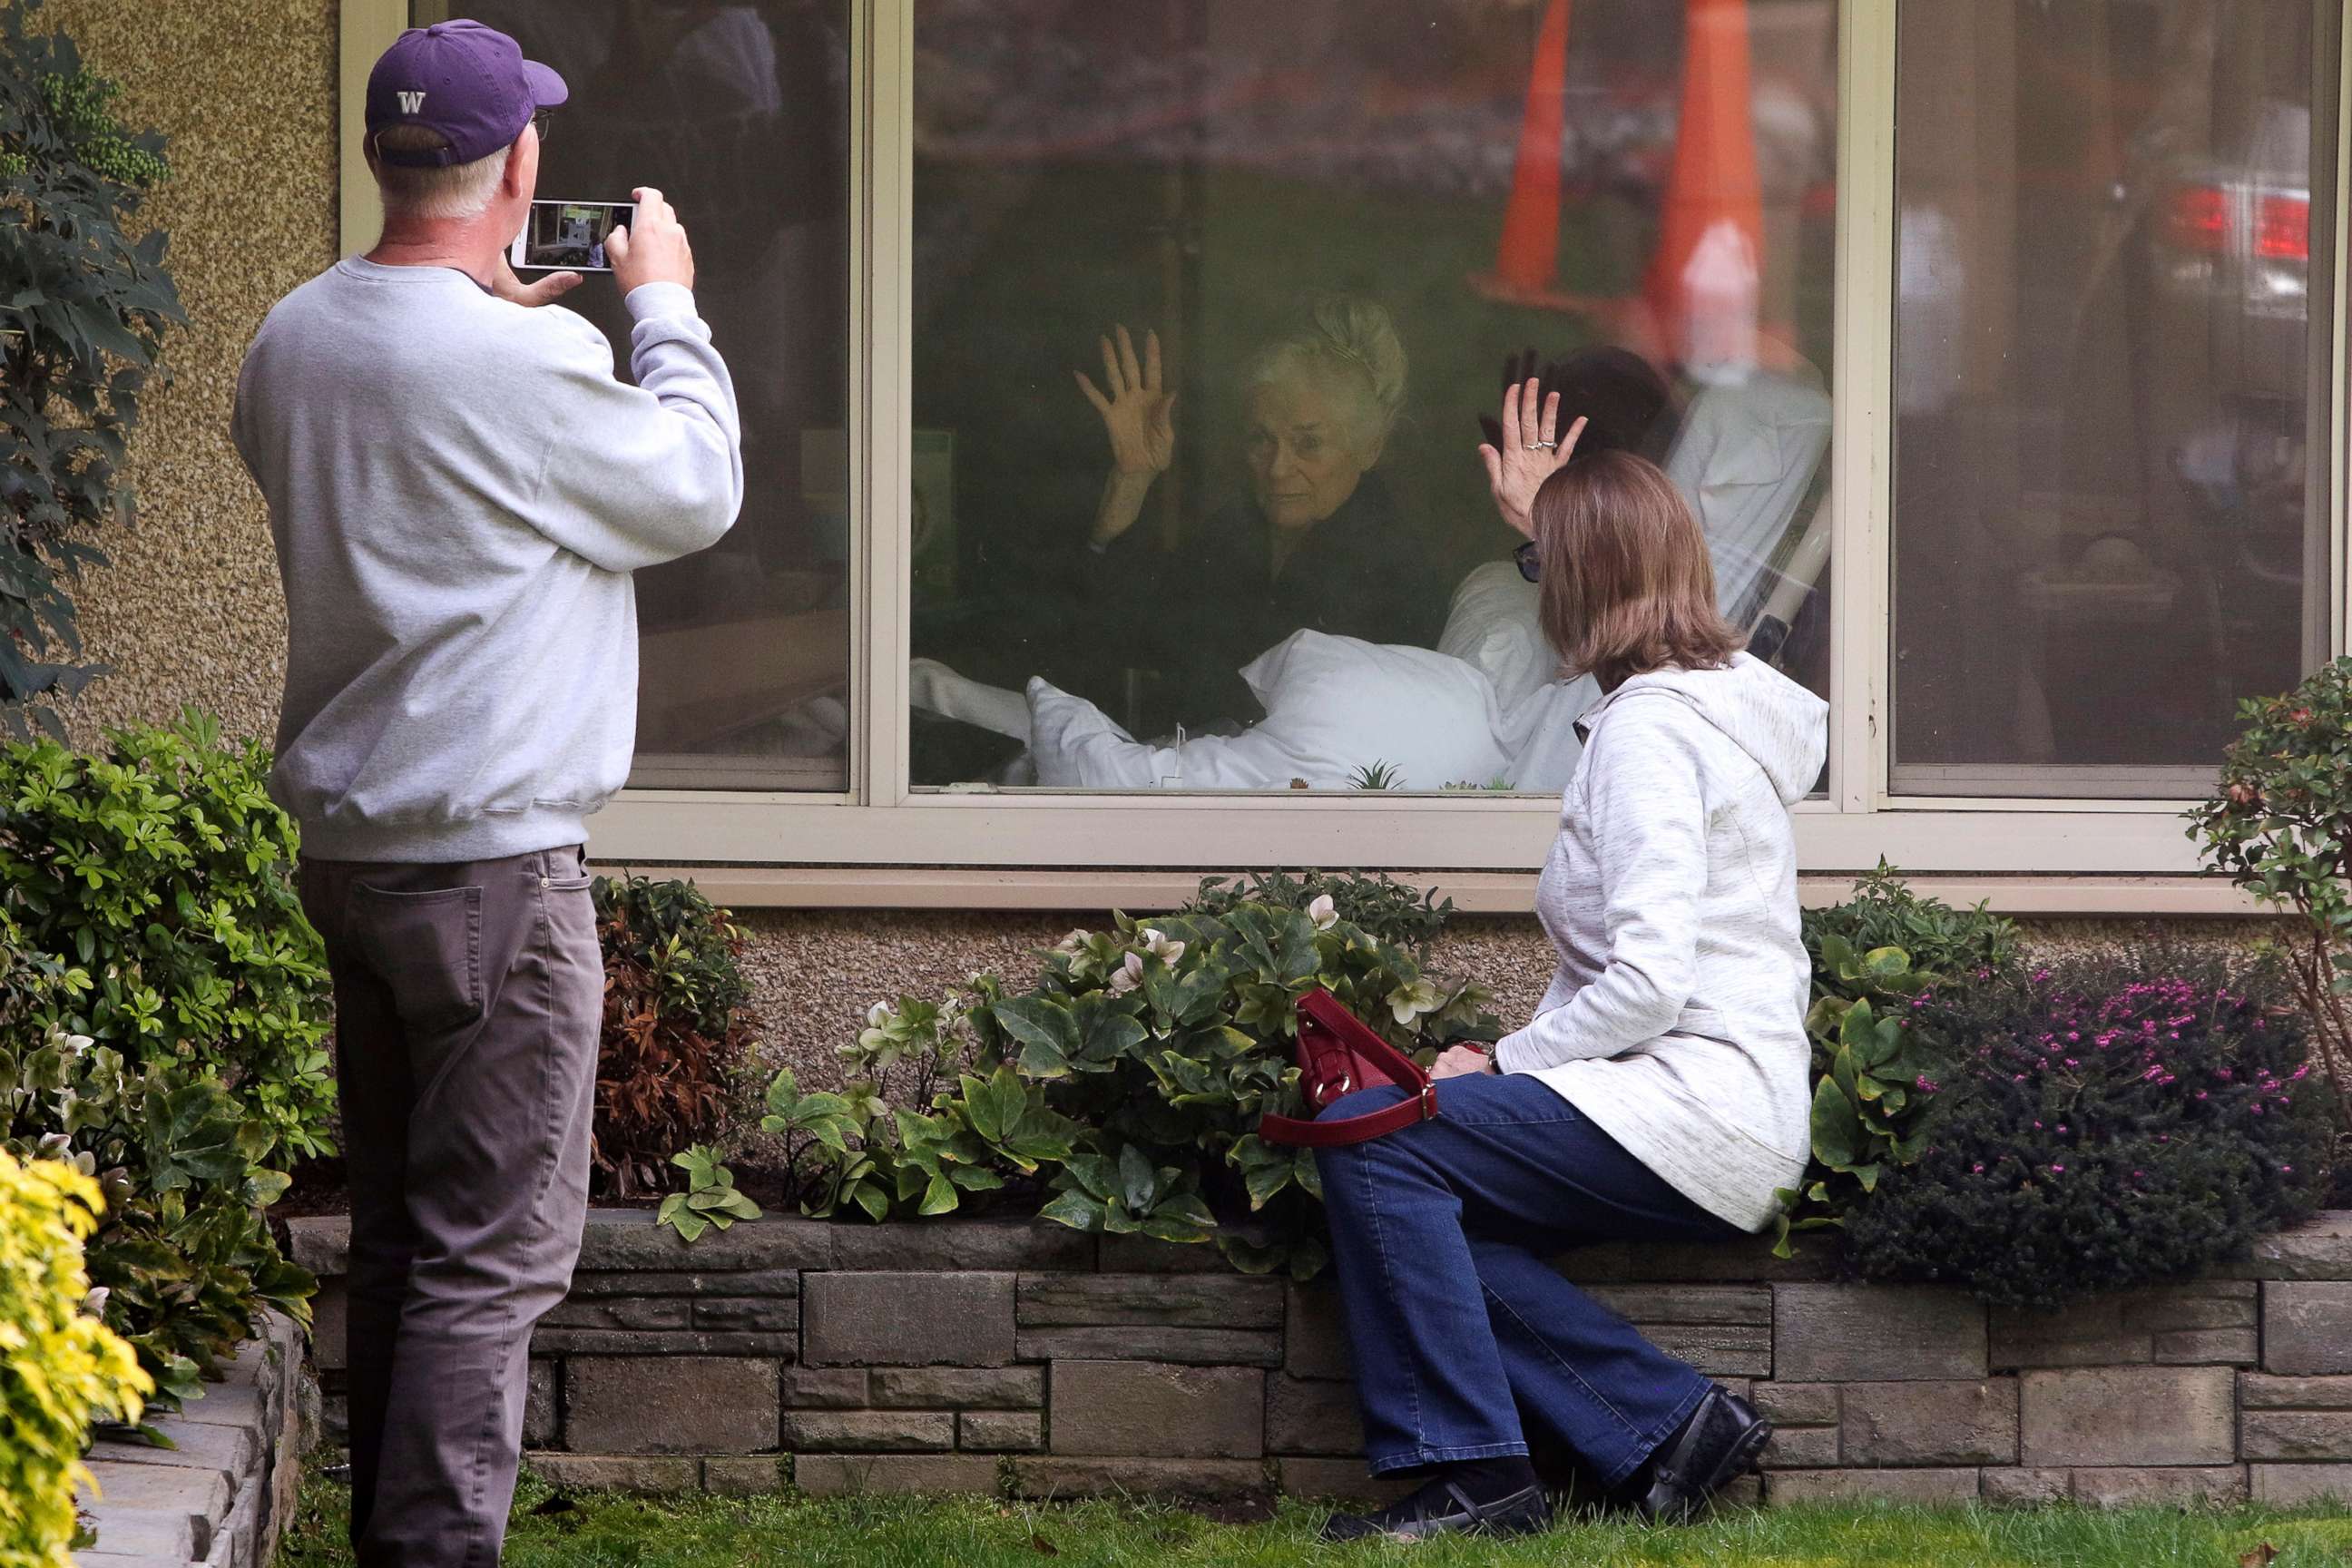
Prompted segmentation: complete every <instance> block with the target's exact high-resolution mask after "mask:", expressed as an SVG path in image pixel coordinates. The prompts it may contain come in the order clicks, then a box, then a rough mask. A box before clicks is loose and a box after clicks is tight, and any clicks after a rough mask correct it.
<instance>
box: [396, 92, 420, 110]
mask: <svg viewBox="0 0 2352 1568" xmlns="http://www.w3.org/2000/svg"><path fill="white" fill-rule="evenodd" d="M399 98H400V111H401V112H402V113H403V114H414V113H415V112H416V111H417V110H420V109H422V108H424V107H425V95H424V94H423V93H421V92H404V93H401V94H399Z"/></svg>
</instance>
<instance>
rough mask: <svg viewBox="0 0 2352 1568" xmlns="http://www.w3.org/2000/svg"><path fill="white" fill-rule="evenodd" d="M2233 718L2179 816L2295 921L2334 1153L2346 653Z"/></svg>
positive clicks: (2350, 754)
mask: <svg viewBox="0 0 2352 1568" xmlns="http://www.w3.org/2000/svg"><path fill="white" fill-rule="evenodd" d="M2238 716H2239V718H2240V719H2241V720H2242V721H2243V723H2244V725H2245V728H2244V730H2243V731H2242V732H2241V733H2240V734H2239V736H2238V739H2237V741H2236V742H2235V743H2234V744H2232V745H2231V748H2230V751H2229V753H2228V755H2227V757H2226V758H2225V759H2224V760H2223V762H2222V764H2221V781H2220V784H2218V786H2217V787H2216V788H2215V790H2214V793H2213V796H2212V798H2211V799H2210V800H2208V801H2206V802H2205V803H2204V804H2202V805H2199V806H2197V807H2195V808H2194V809H2192V810H2191V811H2190V812H2189V837H2191V838H2194V839H2196V840H2197V841H2198V844H2199V846H2200V847H2201V848H2202V849H2203V851H2204V857H2205V864H2206V865H2207V866H2208V867H2210V868H2212V869H2213V870H2216V871H2220V872H2222V873H2224V874H2226V875H2227V876H2228V877H2229V879H2231V881H2232V882H2234V883H2236V884H2237V885H2238V886H2239V887H2241V888H2242V889H2245V890H2246V891H2248V892H2250V893H2252V895H2253V896H2254V897H2255V898H2256V899H2258V900H2261V901H2262V902H2263V903H2265V904H2268V905H2270V906H2272V907H2273V908H2277V909H2284V910H2289V911H2291V912H2292V913H2293V914H2294V917H2295V924H2296V931H2295V935H2294V939H2293V940H2292V942H2291V943H2290V952H2291V954H2292V957H2293V963H2292V965H2291V973H2292V975H2293V979H2294V989H2295V993H2296V996H2297V999H2298V1000H2299V1001H2300V1002H2301V1004H2302V1005H2303V1009H2304V1014H2305V1019H2306V1021H2307V1023H2308V1025H2309V1027H2310V1037H2311V1041H2312V1046H2313V1050H2314V1054H2315V1056H2316V1057H2317V1058H2318V1059H2319V1063H2320V1067H2321V1069H2322V1071H2323V1072H2324V1073H2325V1074H2326V1079H2327V1082H2328V1085H2329V1088H2330V1089H2331V1090H2332V1092H2333V1095H2334V1100H2335V1110H2336V1136H2337V1139H2338V1144H2339V1150H2340V1151H2341V1150H2344V1149H2347V1147H2352V1002H2347V997H2352V968H2347V966H2346V964H2345V963H2344V962H2343V961H2344V956H2345V949H2346V946H2347V943H2352V888H2347V884H2346V877H2345V857H2346V854H2347V849H2352V658H2339V659H2337V660H2336V661H2335V662H2334V663H2332V664H2330V665H2327V666H2326V668H2322V669H2321V670H2319V671H2318V672H2317V673H2316V674H2315V675H2313V676H2312V677H2311V679H2308V680H2306V681H2305V682H2304V683H2303V684H2302V685H2301V686H2299V687H2297V688H2295V689H2294V691H2292V692H2290V693H2288V694H2287V695H2286V696H2284V697H2269V698H2263V699H2259V700H2250V701H2245V702H2242V703H2240V704H2239V705H2238ZM2338 1163H2352V1158H2342V1159H2339V1161H2338Z"/></svg>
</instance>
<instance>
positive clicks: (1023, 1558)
mask: <svg viewBox="0 0 2352 1568" xmlns="http://www.w3.org/2000/svg"><path fill="white" fill-rule="evenodd" d="M349 1497H350V1494H349V1492H348V1490H347V1489H344V1488H343V1487H341V1486H339V1485H335V1484H331V1483H329V1482H326V1481H323V1480H317V1479H313V1480H311V1481H310V1482H309V1483H307V1484H306V1485H305V1487H304V1489H303V1493H302V1508H301V1512H300V1516H299V1518H298V1519H297V1520H296V1521H294V1523H293V1525H292V1526H291V1528H290V1530H289V1534H288V1537H287V1541H286V1543H285V1546H284V1548H283V1550H282V1551H281V1552H279V1554H278V1568H339V1565H341V1564H344V1563H350V1562H351V1560H352V1559H351V1553H350V1552H349V1550H348V1549H347V1548H346V1547H345V1546H344V1544H343V1527H344V1519H345V1515H346V1510H347V1508H348V1504H349ZM1321 1519H1322V1513H1321V1511H1320V1510H1318V1509H1314V1508H1309V1507H1307V1506H1304V1505H1300V1504H1296V1503H1285V1504H1283V1505H1282V1507H1281V1509H1280V1511H1279V1512H1277V1513H1276V1516H1275V1517H1274V1518H1273V1519H1271V1520H1269V1521H1265V1522H1263V1523H1255V1524H1220V1523H1216V1522H1214V1521H1210V1520H1207V1519H1203V1518H1201V1517H1200V1516H1198V1515H1196V1514H1192V1513H1188V1512H1186V1511H1184V1510H1181V1509H1176V1508H1169V1507H1161V1506H1155V1505H1151V1504H1142V1503H1107V1502H1103V1503H1080V1504H1075V1505H1070V1506H1055V1505H1045V1504H1023V1503H1009V1502H1002V1501H996V1500H987V1499H977V1498H966V1499H915V1498H900V1497H864V1498H835V1499H826V1500H818V1499H811V1498H803V1497H799V1496H795V1495H792V1494H784V1495H780V1496H776V1497H762V1498H745V1499H733V1498H710V1497H701V1496H689V1497H681V1498H677V1499H650V1500H649V1499H637V1498H621V1497H613V1496H607V1495H602V1494H593V1493H591V1494H580V1495H575V1496H566V1497H559V1496H558V1495H556V1494H555V1493H553V1492H551V1490H550V1489H548V1488H546V1487H545V1486H543V1485H541V1484H539V1483H538V1482H536V1481H534V1480H532V1479H530V1478H529V1477H526V1478H525V1479H524V1481H523V1484H522V1487H521V1489H520V1493H519V1495H518V1496H517V1498H516V1501H515V1517H514V1524H513V1528H512V1530H511V1531H510V1532H509V1535H508V1537H507V1552H506V1563H507V1564H508V1568H538V1565H539V1564H554V1563H561V1564H563V1565H565V1568H596V1565H602V1564H622V1563H627V1564H636V1565H642V1568H722V1565H725V1568H736V1565H742V1568H750V1565H751V1564H761V1565H765V1564H770V1563H780V1564H791V1565H793V1568H940V1565H948V1568H1037V1565H1038V1564H1040V1563H1046V1562H1051V1563H1054V1564H1055V1568H1079V1565H1081V1564H1084V1565H1088V1568H1093V1565H1101V1568H1130V1565H1132V1568H1143V1565H1145V1564H1155V1565H1156V1564H1170V1565H1182V1568H1206V1565H1209V1564H1221V1565H1222V1564H1232V1565H1234V1568H1246V1565H1261V1564H1263V1565H1271V1564H1277V1563H1335V1564H1338V1563H1391V1562H1404V1561H1407V1560H1410V1561H1411V1562H1412V1563H1414V1564H1415V1565H1416V1568H1421V1565H1423V1564H1426V1565H1428V1568H1444V1565H1449V1564H1469V1563H1479V1564H1489V1563H1491V1564H1496V1565H1501V1568H1508V1565H1513V1564H1527V1565H1528V1568H1533V1565H1535V1564H1538V1563H1540V1564H1544V1565H1545V1568H1621V1565H1622V1568H1635V1565H1637V1564H1638V1565H1643V1568H1702V1565H1704V1568H1908V1565H1910V1564H1916V1563H1933V1564H1937V1568H2238V1564H2239V1563H2241V1562H2247V1563H2254V1564H2257V1565H2260V1564H2262V1563H2263V1552H2262V1551H2261V1548H2262V1547H2263V1545H2264V1544H2265V1543H2267V1544H2269V1545H2270V1546H2272V1547H2274V1548H2276V1551H2277V1556H2276V1558H2275V1560H2274V1561H2273V1562H2271V1563H2270V1564H2269V1568H2345V1565H2346V1564H2347V1563H2352V1517H2347V1515H2345V1514H2343V1513H2340V1512H2329V1513H2320V1512H2311V1511H2305V1512H2297V1513H2281V1512H2274V1511H2267V1510H2247V1509H2240V1510H2226V1511H2211V1512H2186V1513H2184V1512H2178V1511H2173V1510H2158V1509H2140V1510H2130V1511H2126V1512H2114V1513H2095V1512H2090V1511H2086V1510H2079V1509H2072V1508H2060V1509H2048V1510H2036V1511H2032V1512H2020V1513H2006V1512H1992V1511H1990V1510H1942V1511H1937V1510H1913V1509H1888V1510H1863V1509H1837V1510H1822V1509H1789V1510H1774V1511H1770V1512H1759V1511H1755V1510H1746V1511H1739V1512H1731V1513H1726V1514H1724V1515H1722V1516H1720V1517H1717V1518H1714V1519H1710V1520H1707V1521H1703V1522H1701V1523H1698V1524H1696V1525H1691V1526H1688V1527H1685V1528H1682V1529H1672V1530H1663V1529H1662V1530H1651V1529H1644V1528H1643V1527H1641V1526H1639V1525H1635V1524H1629V1523H1621V1522H1616V1521H1580V1522H1577V1523H1573V1524H1570V1525H1567V1526H1564V1527H1562V1528H1561V1529H1559V1530H1557V1531H1553V1532H1552V1533H1550V1534H1549V1535H1544V1536H1540V1537H1537V1538H1535V1539H1533V1540H1529V1541H1521V1542H1509V1543H1507V1544H1505V1543H1496V1542H1439V1543H1434V1544H1431V1545H1427V1546H1421V1547H1413V1548H1405V1547H1401V1546H1395V1545H1389V1544H1366V1545H1359V1546H1352V1547H1345V1548H1340V1547H1326V1546H1322V1545H1319V1544H1318V1543H1317V1542H1316V1541H1315V1538H1314V1537H1315V1527H1316V1525H1317V1524H1318V1522H1320V1521H1321ZM2249 1554H2252V1555H2249Z"/></svg>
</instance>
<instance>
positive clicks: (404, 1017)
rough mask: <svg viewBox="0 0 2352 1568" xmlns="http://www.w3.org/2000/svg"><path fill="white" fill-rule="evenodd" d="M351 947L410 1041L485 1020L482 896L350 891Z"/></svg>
mask: <svg viewBox="0 0 2352 1568" xmlns="http://www.w3.org/2000/svg"><path fill="white" fill-rule="evenodd" d="M350 921H351V927H350V929H351V933H352V945H353V946H355V947H357V948H358V949H359V951H360V953H361V955H362V957H363V958H364V959H365V960H366V961H367V965H368V967H369V968H371V969H373V970H374V971H375V972H376V973H377V975H378V976H379V977H381V978H382V979H383V983H384V984H385V986H386V987H388V988H389V989H390V990H391V992H392V997H393V1005H394V1008H395V1009H397V1010H398V1012H399V1014H400V1021H401V1023H402V1024H403V1025H404V1026H405V1027H406V1028H407V1029H408V1031H409V1032H410V1033H411V1034H412V1035H439V1034H446V1033H448V1032H449V1031H450V1030H452V1029H457V1028H462V1027H464V1026H466V1025H467V1024H470V1023H472V1022H473V1021H474V1020H475V1019H477V1018H478V1017H480V1016H482V889H479V888H478V887H477V888H432V889H425V891H422V892H414V893H409V892H395V891H394V890H392V889H388V888H372V887H370V886H368V885H367V884H366V883H364V882H360V883H356V884H354V885H353V886H352V902H351V910H350Z"/></svg>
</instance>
